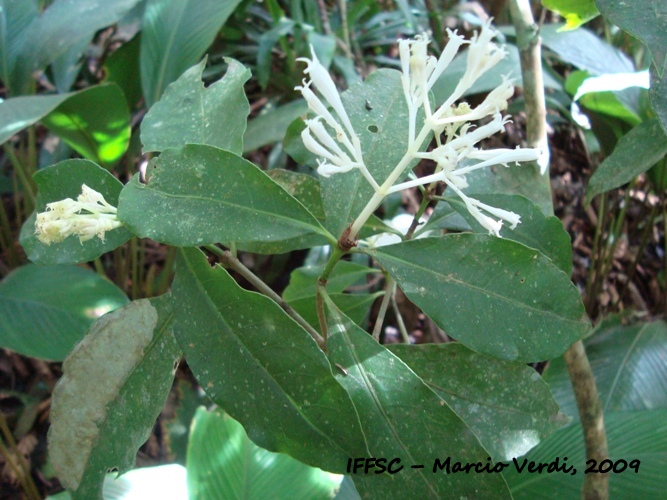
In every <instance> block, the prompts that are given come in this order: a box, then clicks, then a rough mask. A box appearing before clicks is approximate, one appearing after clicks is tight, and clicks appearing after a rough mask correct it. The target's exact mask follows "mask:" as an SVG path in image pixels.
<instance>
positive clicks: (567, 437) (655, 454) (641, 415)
mask: <svg viewBox="0 0 667 500" xmlns="http://www.w3.org/2000/svg"><path fill="white" fill-rule="evenodd" d="M609 323H611V325H610V326H602V327H601V328H600V330H599V331H598V332H596V333H595V334H594V335H593V336H591V337H589V338H588V339H587V340H586V353H587V356H588V358H589V360H590V363H591V367H592V368H593V372H594V374H595V381H596V384H597V387H598V391H599V393H600V399H601V402H602V406H603V410H604V412H605V415H604V419H605V428H606V432H607V440H608V442H609V456H610V458H611V460H612V462H614V463H615V462H616V461H618V460H621V459H623V460H626V462H628V463H629V462H630V461H631V460H640V461H641V464H640V466H639V472H638V473H635V471H633V470H631V469H627V470H626V471H625V472H622V473H617V474H614V473H611V474H609V490H610V497H611V496H613V497H616V498H635V497H637V496H639V497H641V498H659V497H661V496H663V493H664V489H665V480H664V477H665V475H664V465H665V463H667V453H666V452H665V450H667V427H665V421H666V420H667V383H666V381H667V366H666V365H665V363H664V359H665V356H667V323H665V322H664V321H656V322H653V323H645V324H639V325H634V326H624V325H621V324H619V322H617V321H616V322H614V321H611V322H609ZM545 381H546V382H547V383H549V385H550V387H551V389H552V391H553V393H554V396H555V397H556V400H557V401H558V402H559V404H560V405H561V409H562V410H563V411H564V412H566V413H569V414H571V415H574V416H575V419H578V416H577V415H578V414H577V406H576V402H575V398H574V394H573V392H572V387H571V383H570V380H569V376H568V372H567V368H566V366H565V363H564V362H563V360H562V358H559V359H557V360H554V361H553V362H551V363H550V364H549V366H548V368H547V370H546V372H545ZM557 456H559V457H561V458H562V457H563V456H567V457H568V462H569V463H570V464H572V465H574V466H575V467H576V468H577V475H576V476H574V477H572V476H570V475H563V474H540V475H534V474H530V475H526V474H525V473H524V474H521V475H519V474H516V473H515V471H511V472H510V473H509V474H507V475H506V478H507V481H508V482H509V483H510V485H511V487H512V493H513V495H514V497H515V498H535V497H544V492H558V493H559V494H560V495H566V496H571V495H575V496H576V495H580V494H581V485H582V481H583V476H584V469H585V465H584V462H585V450H584V442H583V439H582V430H581V425H580V424H579V423H574V424H572V425H570V426H568V427H566V428H565V429H562V430H560V431H557V432H555V433H554V434H553V435H552V436H551V437H550V438H548V439H547V440H545V441H544V442H542V443H540V445H539V446H537V447H536V448H534V449H533V450H532V451H531V452H530V453H529V454H528V455H527V458H528V460H535V461H543V462H550V461H552V460H553V459H554V458H555V457H557ZM619 467H622V463H621V464H619ZM568 493H571V495H568Z"/></svg>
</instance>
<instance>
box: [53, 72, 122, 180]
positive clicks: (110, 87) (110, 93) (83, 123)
mask: <svg viewBox="0 0 667 500" xmlns="http://www.w3.org/2000/svg"><path fill="white" fill-rule="evenodd" d="M42 123H43V124H44V125H46V126H47V127H48V128H49V129H50V130H51V131H52V132H53V133H54V134H56V135H57V136H59V137H60V138H62V139H63V140H64V141H65V142H66V143H67V144H69V145H70V146H71V147H72V149H74V150H75V151H77V152H78V153H79V154H81V156H83V157H84V158H87V159H88V160H92V161H94V162H96V163H98V164H99V165H102V166H103V167H106V168H109V167H112V166H113V165H114V164H116V163H117V162H118V160H120V159H121V157H122V156H123V154H124V153H125V151H126V150H127V147H128V145H129V143H130V135H131V132H132V131H131V129H130V112H129V110H128V108H127V101H126V100H125V95H124V94H123V91H122V90H121V89H120V87H119V86H118V85H116V84H114V83H111V84H102V85H96V86H94V87H90V88H87V89H85V90H82V91H80V92H77V93H76V94H74V95H73V96H72V97H70V98H69V99H67V100H66V101H64V102H62V103H61V104H59V105H58V107H57V108H56V109H54V110H53V111H51V112H50V113H49V114H48V115H46V116H45V117H44V118H43V119H42Z"/></svg>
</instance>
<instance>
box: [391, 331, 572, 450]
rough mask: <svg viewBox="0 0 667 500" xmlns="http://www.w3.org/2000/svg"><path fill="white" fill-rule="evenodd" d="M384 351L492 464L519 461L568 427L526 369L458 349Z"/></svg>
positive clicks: (539, 380) (542, 384) (440, 346)
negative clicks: (465, 428)
mask: <svg viewBox="0 0 667 500" xmlns="http://www.w3.org/2000/svg"><path fill="white" fill-rule="evenodd" d="M388 348H389V350H390V351H391V352H392V353H394V354H395V355H396V356H398V357H399V358H401V359H402V360H403V361H404V362H405V363H406V364H407V365H408V366H409V367H410V368H411V369H412V370H413V371H414V372H415V373H416V374H417V375H419V376H420V377H421V378H422V379H423V380H424V382H425V383H426V385H428V386H429V387H430V388H431V389H432V390H433V392H435V393H436V394H437V395H438V396H439V397H440V398H442V399H443V400H444V401H445V402H446V403H447V405H448V406H449V407H450V408H452V409H453V410H454V411H455V412H456V414H457V415H458V416H459V417H461V418H462V419H463V421H464V422H465V423H466V424H468V425H469V426H470V428H471V429H472V431H473V432H474V433H475V435H476V436H477V437H478V438H479V440H480V442H481V443H482V445H483V446H484V448H486V449H487V450H488V452H489V454H490V455H491V457H492V459H493V460H496V461H507V460H510V461H511V460H512V458H513V457H516V456H519V455H523V454H524V453H526V452H528V451H529V450H530V449H531V448H532V447H534V446H535V445H536V444H537V443H539V442H540V441H542V440H543V439H544V438H546V437H547V436H549V435H550V434H551V433H553V432H554V431H555V430H557V429H559V428H560V427H562V426H563V425H564V424H565V423H567V422H568V418H567V417H565V415H563V414H562V413H560V412H559V407H558V404H557V403H556V401H554V398H553V396H552V394H551V391H550V390H549V386H548V385H547V384H546V383H545V382H544V380H542V377H540V376H539V374H538V373H537V372H536V371H535V370H534V369H532V368H530V367H528V366H526V365H523V364H519V363H508V362H506V361H500V360H498V359H493V358H487V357H486V356H481V355H479V354H477V353H475V352H473V351H470V350H468V349H467V348H465V347H464V346H462V345H461V344H458V343H449V344H437V345H436V344H428V345H420V346H412V345H405V344H395V345H391V346H388Z"/></svg>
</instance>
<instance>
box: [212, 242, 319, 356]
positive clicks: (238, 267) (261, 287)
mask: <svg viewBox="0 0 667 500" xmlns="http://www.w3.org/2000/svg"><path fill="white" fill-rule="evenodd" d="M204 248H206V250H208V251H209V252H211V253H214V254H215V255H217V256H218V257H220V261H221V262H222V264H223V265H224V266H225V267H226V268H228V269H231V270H232V271H235V272H237V273H238V274H240V275H241V276H243V277H244V278H245V279H246V280H247V281H248V282H249V283H250V284H251V285H252V286H254V287H255V288H256V289H257V290H258V291H259V292H260V293H261V294H262V295H266V296H267V297H268V298H270V299H271V300H273V301H274V302H275V303H276V304H278V305H279V306H280V307H281V308H282V309H283V310H284V311H285V312H286V313H287V314H288V315H289V316H291V317H292V319H293V320H294V321H296V322H297V323H299V325H301V326H302V327H303V329H304V330H306V331H307V332H308V333H309V334H310V336H311V337H313V338H314V339H315V342H317V344H318V345H319V346H320V348H321V349H322V350H324V349H325V347H326V343H325V341H324V339H323V338H322V336H321V335H320V334H319V333H318V332H317V331H315V329H314V328H313V327H312V326H310V325H309V324H308V322H307V321H306V320H305V319H303V318H302V317H301V316H300V315H299V313H297V312H296V311H295V310H294V309H292V306H290V305H289V304H288V303H287V302H285V300H284V299H283V298H282V297H281V296H280V295H278V294H277V293H276V292H274V291H273V290H271V288H270V287H269V286H268V285H267V284H266V283H264V282H263V281H262V280H261V279H260V278H259V276H257V275H256V274H255V273H253V272H252V271H251V270H250V269H248V268H247V267H246V266H244V265H243V263H242V262H241V261H240V260H239V259H237V258H236V257H234V256H233V255H232V253H231V252H230V251H228V250H222V249H220V248H218V247H217V246H215V245H206V246H205V247H204Z"/></svg>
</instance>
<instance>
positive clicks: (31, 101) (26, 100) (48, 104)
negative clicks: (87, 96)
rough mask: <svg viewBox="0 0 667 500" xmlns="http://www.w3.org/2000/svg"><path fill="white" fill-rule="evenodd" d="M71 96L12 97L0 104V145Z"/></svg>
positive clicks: (71, 94)
mask: <svg viewBox="0 0 667 500" xmlns="http://www.w3.org/2000/svg"><path fill="white" fill-rule="evenodd" d="M73 95H74V93H70V94H59V95H39V96H28V97H13V98H11V99H6V100H4V101H2V102H0V144H2V143H4V142H6V141H7V140H8V139H9V138H10V137H11V136H13V135H14V134H18V133H19V132H20V131H21V130H23V129H24V128H27V127H29V126H30V125H32V124H34V123H36V122H38V121H39V120H41V119H42V118H44V117H45V116H46V115H48V114H49V113H50V112H51V111H53V110H54V109H56V108H57V107H58V105H59V104H61V103H63V102H65V101H66V100H67V99H69V98H70V97H72V96H73Z"/></svg>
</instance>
